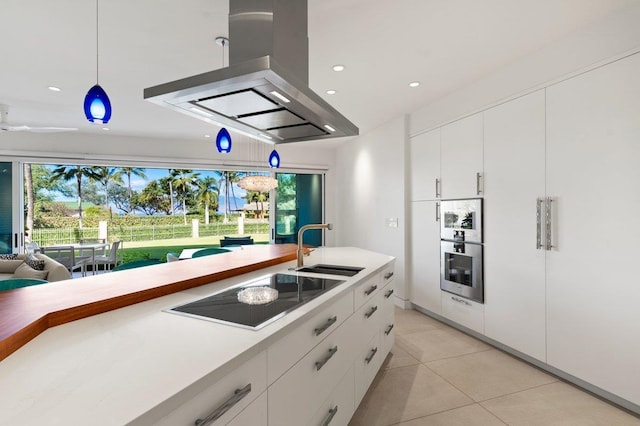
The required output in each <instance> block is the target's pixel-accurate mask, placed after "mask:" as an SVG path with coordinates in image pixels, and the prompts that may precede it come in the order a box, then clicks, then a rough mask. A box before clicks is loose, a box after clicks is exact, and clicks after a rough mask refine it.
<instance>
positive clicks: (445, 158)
mask: <svg viewBox="0 0 640 426" xmlns="http://www.w3.org/2000/svg"><path fill="white" fill-rule="evenodd" d="M441 129H442V130H441V131H442V135H441V140H440V153H441V168H442V169H441V175H442V198H472V197H477V196H481V195H482V181H481V175H482V170H483V169H482V160H483V159H482V137H483V135H482V113H479V114H475V115H472V116H470V117H467V118H463V119H461V120H458V121H456V122H454V123H451V124H447V125H446V126H443V127H442V128H441Z"/></svg>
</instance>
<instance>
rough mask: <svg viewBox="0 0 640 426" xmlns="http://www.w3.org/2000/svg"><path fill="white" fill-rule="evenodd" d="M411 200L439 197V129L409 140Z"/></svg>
mask: <svg viewBox="0 0 640 426" xmlns="http://www.w3.org/2000/svg"><path fill="white" fill-rule="evenodd" d="M410 143H411V154H410V155H411V156H410V163H411V200H412V201H418V200H435V199H436V198H438V197H439V196H440V129H439V128H438V129H435V130H432V131H430V132H427V133H422V134H420V135H417V136H414V137H412V138H411V141H410Z"/></svg>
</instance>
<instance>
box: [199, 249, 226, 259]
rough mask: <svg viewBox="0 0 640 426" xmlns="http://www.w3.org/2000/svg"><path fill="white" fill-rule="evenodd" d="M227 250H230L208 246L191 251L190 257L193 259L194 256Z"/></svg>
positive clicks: (209, 254)
mask: <svg viewBox="0 0 640 426" xmlns="http://www.w3.org/2000/svg"><path fill="white" fill-rule="evenodd" d="M229 252H231V250H227V249H223V248H217V247H209V248H205V249H202V250H198V251H197V252H195V253H193V255H192V256H191V258H192V259H193V258H196V257H202V256H211V255H212V254H221V253H229Z"/></svg>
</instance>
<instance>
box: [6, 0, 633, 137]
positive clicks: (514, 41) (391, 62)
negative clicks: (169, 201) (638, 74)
mask: <svg viewBox="0 0 640 426" xmlns="http://www.w3.org/2000/svg"><path fill="white" fill-rule="evenodd" d="M308 3H309V85H310V87H311V89H312V90H314V91H315V92H316V93H317V94H319V95H320V96H322V97H323V98H324V99H325V100H326V101H327V102H329V103H330V104H331V105H333V106H334V107H335V108H336V109H337V110H338V111H340V112H341V113H342V114H343V115H345V116H346V117H347V118H349V119H350V120H351V121H352V122H354V123H355V124H356V125H357V126H358V127H359V128H360V133H361V134H362V133H366V132H367V131H369V130H371V129H373V128H375V127H376V126H378V125H380V124H382V123H384V122H386V121H388V120H390V119H392V118H395V117H398V116H400V115H402V114H405V113H410V112H412V111H415V110H416V109H418V108H419V107H421V106H424V105H427V104H429V103H431V102H433V101H434V100H436V99H438V98H440V97H442V96H445V95H446V94H448V93H451V92H453V91H455V90H457V89H460V88H461V87H464V86H465V85H468V84H470V83H472V82H473V81H475V80H478V79H480V78H482V77H483V76H485V75H487V74H490V73H491V72H493V71H495V70H497V69H499V68H501V67H503V66H505V65H507V64H509V63H511V62H513V61H515V60H517V59H518V58H520V57H522V56H524V55H526V54H528V53H531V52H534V51H536V50H538V49H540V48H542V47H544V46H545V45H547V44H549V43H552V42H554V41H555V40H558V39H560V38H562V37H563V36H566V35H568V34H569V33H571V32H573V31H576V30H578V29H580V28H582V27H584V26H586V25H588V24H590V23H592V22H595V21H598V20H600V19H603V18H604V17H606V16H608V15H609V14H612V13H615V12H619V11H621V10H622V9H624V8H626V7H630V6H633V5H637V4H638V0H482V1H478V0H398V1H394V2H391V1H388V0H308ZM95 6H96V5H95V2H93V1H87V0H2V3H1V4H0V40H1V41H2V45H1V46H0V58H1V60H0V103H2V104H7V105H9V106H10V116H9V119H10V120H9V121H10V123H11V124H27V125H32V126H59V127H60V126H63V127H78V128H79V129H80V132H89V133H104V130H102V126H98V125H93V124H91V123H89V122H88V121H87V120H86V119H85V118H84V113H83V109H82V103H83V100H84V95H85V94H86V92H87V90H88V89H89V88H90V87H91V86H93V85H94V84H95V83H96V19H95V18H96V17H95ZM227 14H228V0H180V1H175V0H136V1H129V0H109V1H105V0H103V1H101V2H100V14H99V35H100V44H99V82H100V85H101V86H102V87H103V88H104V89H105V90H106V92H107V93H108V94H109V97H110V99H111V102H112V106H113V116H112V119H111V121H110V122H109V124H108V127H109V129H110V130H109V132H110V134H117V135H135V136H148V137H154V138H180V139H201V138H203V137H204V135H205V134H215V133H216V132H217V128H216V127H213V126H212V125H210V124H206V123H204V122H201V121H200V120H196V119H193V118H191V117H188V116H184V115H182V114H178V113H175V112H172V111H170V110H168V109H165V108H161V107H159V106H156V105H154V104H151V103H149V102H147V101H144V100H143V97H142V90H143V89H144V88H145V87H150V86H154V85H157V84H161V83H165V82H168V81H172V80H176V79H180V78H183V77H188V76H191V75H194V74H198V73H202V72H206V71H211V70H214V69H218V68H221V67H222V66H223V55H224V53H228V52H224V51H223V48H222V47H220V46H218V45H217V44H216V43H215V42H214V39H215V38H216V37H217V36H220V35H223V36H226V35H227V29H228V24H227ZM230 43H231V45H233V40H231V41H230ZM224 56H225V58H224V64H225V65H228V56H227V55H224ZM334 64H343V65H344V66H345V67H346V69H345V70H344V71H342V72H335V71H333V70H332V69H331V67H332V66H333V65H334ZM416 80H417V81H420V82H421V83H422V84H421V85H420V86H419V87H417V88H410V87H409V86H408V83H409V82H411V81H416ZM52 85H53V86H58V87H60V88H61V89H62V91H61V92H53V91H50V90H48V89H47V87H48V86H52ZM328 89H334V90H336V91H337V93H336V94H334V95H327V94H326V91H327V90H328ZM305 143H307V142H305ZM313 143H318V144H320V143H323V144H325V143H327V142H325V141H322V142H320V141H319V142H313Z"/></svg>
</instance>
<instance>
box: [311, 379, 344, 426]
mask: <svg viewBox="0 0 640 426" xmlns="http://www.w3.org/2000/svg"><path fill="white" fill-rule="evenodd" d="M354 379H355V377H354V374H353V367H351V368H350V369H349V371H347V374H345V375H344V377H343V378H342V380H340V383H338V386H336V388H335V389H333V391H331V396H329V398H328V399H327V400H325V401H324V403H323V404H322V406H321V407H320V408H319V409H318V411H317V412H316V414H315V415H314V416H313V417H312V418H311V421H310V422H309V425H310V426H325V425H326V426H346V425H347V424H349V420H351V416H353V413H354V412H355V403H354V400H353V398H354V390H355V389H354V386H355V382H354Z"/></svg>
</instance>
